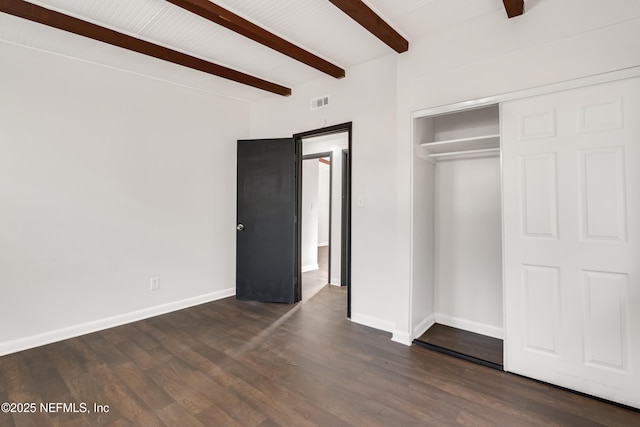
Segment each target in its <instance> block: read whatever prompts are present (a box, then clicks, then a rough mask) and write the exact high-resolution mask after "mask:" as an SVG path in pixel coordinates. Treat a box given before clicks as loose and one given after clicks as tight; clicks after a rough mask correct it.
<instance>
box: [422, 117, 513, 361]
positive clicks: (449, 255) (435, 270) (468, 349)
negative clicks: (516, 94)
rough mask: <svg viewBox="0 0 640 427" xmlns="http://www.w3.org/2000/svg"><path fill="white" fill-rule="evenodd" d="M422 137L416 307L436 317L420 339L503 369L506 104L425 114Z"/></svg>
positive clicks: (436, 347)
mask: <svg viewBox="0 0 640 427" xmlns="http://www.w3.org/2000/svg"><path fill="white" fill-rule="evenodd" d="M414 135H415V137H416V139H417V141H416V159H415V162H414V169H415V171H416V175H415V176H416V181H414V185H415V194H416V195H415V196H414V197H415V199H414V200H415V201H416V202H415V206H416V210H415V211H414V217H415V218H416V222H417V223H420V225H419V226H417V228H416V229H417V230H418V233H419V234H417V235H415V236H414V241H415V242H417V240H418V239H420V240H422V241H420V242H417V243H418V244H417V245H416V248H417V250H418V251H420V257H421V258H422V259H423V261H424V262H425V265H424V266H418V267H417V268H418V269H422V271H421V272H420V274H421V275H422V276H423V279H424V286H423V288H422V289H420V290H419V291H417V292H415V293H414V298H413V311H414V314H419V315H421V316H422V317H423V318H429V319H430V321H429V322H428V323H427V324H425V325H423V326H424V327H423V330H424V329H426V331H421V332H424V333H422V334H421V335H420V336H419V337H418V338H416V340H414V343H415V344H417V345H420V346H424V347H428V348H430V349H433V350H437V351H441V352H444V353H447V354H450V355H454V356H458V357H461V358H464V359H467V360H471V361H474V362H478V363H481V364H484V365H486V366H491V367H494V368H497V369H500V370H502V369H503V288H502V212H501V211H502V205H501V200H502V198H501V193H502V191H501V164H500V123H499V107H498V105H489V106H482V107H479V108H473V109H467V110H462V111H455V112H449V113H444V114H438V115H430V116H425V117H418V118H416V119H415V122H414ZM420 274H419V275H420Z"/></svg>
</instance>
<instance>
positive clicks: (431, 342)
mask: <svg viewBox="0 0 640 427" xmlns="http://www.w3.org/2000/svg"><path fill="white" fill-rule="evenodd" d="M415 341H416V343H417V344H419V345H423V346H425V347H427V348H431V349H433V350H436V351H441V352H445V353H449V354H453V355H459V356H460V357H465V356H466V357H467V358H468V359H469V360H476V361H477V362H478V363H482V362H487V365H488V366H493V367H494V368H497V369H502V364H503V341H502V340H500V339H497V338H493V337H488V336H486V335H480V334H476V333H473V332H468V331H463V330H462V329H457V328H452V327H451V326H446V325H440V324H438V323H436V324H435V325H433V326H431V327H430V328H429V329H428V330H427V331H426V332H425V333H424V334H422V335H421V336H420V337H419V338H416V340H415Z"/></svg>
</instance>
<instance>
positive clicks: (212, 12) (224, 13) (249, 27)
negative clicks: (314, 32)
mask: <svg viewBox="0 0 640 427" xmlns="http://www.w3.org/2000/svg"><path fill="white" fill-rule="evenodd" d="M166 1H168V2H169V3H172V4H174V5H176V6H179V7H181V8H183V9H185V10H188V11H189V12H192V13H194V14H196V15H199V16H201V17H203V18H205V19H208V20H209V21H211V22H215V23H216V24H218V25H221V26H223V27H225V28H228V29H229V30H231V31H234V32H236V33H238V34H241V35H243V36H245V37H247V38H249V39H251V40H253V41H255V42H258V43H260V44H262V45H264V46H267V47H270V48H271V49H273V50H275V51H278V52H280V53H282V54H283V55H286V56H288V57H290V58H293V59H295V60H297V61H300V62H302V63H304V64H307V65H308V66H310V67H313V68H315V69H316V70H319V71H322V72H323V73H326V74H328V75H330V76H332V77H335V78H338V79H339V78H342V77H344V76H345V71H344V69H342V68H340V67H338V66H337V65H334V64H332V63H331V62H329V61H326V60H324V59H322V58H320V57H319V56H316V55H314V54H313V53H311V52H308V51H306V50H304V49H302V48H300V47H298V46H296V45H294V44H293V43H291V42H288V41H287V40H285V39H283V38H281V37H278V36H276V35H275V34H273V33H270V32H269V31H267V30H265V29H264V28H262V27H259V26H258V25H256V24H254V23H252V22H250V21H247V20H246V19H244V18H242V17H240V16H238V15H236V14H234V13H232V12H230V11H228V10H226V9H224V8H223V7H220V6H218V5H217V4H215V3H212V2H210V1H209V0H166Z"/></svg>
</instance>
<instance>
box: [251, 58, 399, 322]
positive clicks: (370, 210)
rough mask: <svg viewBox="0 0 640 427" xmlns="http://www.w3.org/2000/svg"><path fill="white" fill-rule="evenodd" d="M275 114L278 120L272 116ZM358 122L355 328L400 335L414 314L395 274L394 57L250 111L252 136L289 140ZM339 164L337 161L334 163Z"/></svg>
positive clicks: (296, 90)
mask: <svg viewBox="0 0 640 427" xmlns="http://www.w3.org/2000/svg"><path fill="white" fill-rule="evenodd" d="M326 94H329V95H331V105H330V106H329V107H327V108H323V109H319V110H315V111H309V100H310V99H311V98H314V97H317V96H321V95H326ZM274 112H277V114H274ZM349 121H351V122H353V140H352V152H351V156H352V191H353V200H354V201H355V200H357V198H358V197H362V198H363V200H364V202H365V207H363V208H358V207H357V206H355V204H354V205H353V206H352V320H354V321H357V322H360V323H365V324H368V325H371V326H374V327H377V328H379V329H384V330H388V331H395V329H396V323H395V321H396V319H397V318H398V317H400V316H401V313H406V311H407V309H408V307H406V306H404V304H405V302H406V301H407V300H406V299H405V300H404V301H402V300H399V299H398V292H397V289H398V287H400V286H405V287H406V286H407V284H406V282H405V283H404V284H403V283H402V282H398V280H397V276H398V270H397V266H396V247H397V241H396V237H397V233H396V229H395V228H396V215H397V203H396V195H395V191H396V188H397V183H396V165H395V156H394V154H393V153H394V147H395V140H396V56H395V54H389V55H387V56H384V57H382V58H379V59H376V60H374V61H370V62H368V63H365V64H361V65H358V66H356V67H353V68H349V69H348V70H347V77H346V78H344V79H340V80H335V79H331V78H329V77H323V78H319V79H318V80H315V81H313V82H311V83H308V84H305V85H301V86H298V87H295V88H293V95H292V96H291V97H289V98H269V99H265V100H262V101H258V102H255V103H252V105H251V136H252V137H254V138H267V137H278V136H290V135H292V134H294V133H298V132H303V131H308V130H312V129H317V128H320V127H323V126H325V125H335V124H339V123H344V122H349ZM334 160H335V156H334Z"/></svg>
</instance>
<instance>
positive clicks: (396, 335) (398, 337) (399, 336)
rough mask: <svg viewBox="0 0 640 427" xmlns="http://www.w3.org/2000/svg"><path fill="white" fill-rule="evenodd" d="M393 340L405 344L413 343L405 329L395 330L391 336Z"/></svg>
mask: <svg viewBox="0 0 640 427" xmlns="http://www.w3.org/2000/svg"><path fill="white" fill-rule="evenodd" d="M391 341H393V342H397V343H400V344H404V345H411V337H410V336H409V334H408V333H407V332H404V331H398V330H395V331H393V335H392V336H391Z"/></svg>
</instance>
